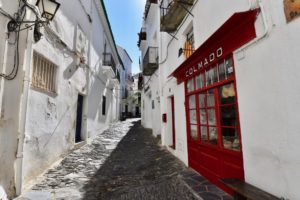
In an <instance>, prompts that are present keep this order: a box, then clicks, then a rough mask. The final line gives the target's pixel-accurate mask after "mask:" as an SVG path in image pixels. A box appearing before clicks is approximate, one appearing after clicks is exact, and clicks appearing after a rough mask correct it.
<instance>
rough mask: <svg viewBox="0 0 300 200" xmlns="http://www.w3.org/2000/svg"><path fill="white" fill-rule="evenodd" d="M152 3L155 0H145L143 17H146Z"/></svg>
mask: <svg viewBox="0 0 300 200" xmlns="http://www.w3.org/2000/svg"><path fill="white" fill-rule="evenodd" d="M152 3H154V4H157V0H147V1H146V5H145V13H144V19H146V18H147V16H148V13H149V10H150V7H151V4H152Z"/></svg>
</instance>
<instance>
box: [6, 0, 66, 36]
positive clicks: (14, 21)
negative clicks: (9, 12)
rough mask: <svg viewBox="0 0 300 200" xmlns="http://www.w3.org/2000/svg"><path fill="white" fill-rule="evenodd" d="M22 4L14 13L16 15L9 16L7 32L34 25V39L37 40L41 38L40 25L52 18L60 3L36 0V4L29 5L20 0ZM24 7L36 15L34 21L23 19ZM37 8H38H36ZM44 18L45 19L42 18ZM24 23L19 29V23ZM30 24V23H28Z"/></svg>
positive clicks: (25, 0) (50, 0) (53, 0)
mask: <svg viewBox="0 0 300 200" xmlns="http://www.w3.org/2000/svg"><path fill="white" fill-rule="evenodd" d="M22 2H23V4H24V5H23V6H22V7H21V9H19V11H18V12H17V13H16V17H11V16H10V18H11V20H10V21H9V22H8V24H7V30H8V32H19V31H22V30H24V29H27V28H31V27H32V26H34V40H35V41H36V42H37V41H39V40H40V39H41V36H42V34H41V32H40V30H39V28H40V27H42V26H44V25H45V24H47V23H49V21H51V20H53V18H54V16H55V14H56V12H57V10H58V8H59V6H60V4H59V3H57V2H56V1H55V0H38V1H37V3H36V6H37V7H36V6H34V5H31V4H29V3H28V2H27V0H22ZM26 8H29V9H30V10H31V11H32V12H33V13H34V14H35V16H36V20H35V21H24V20H23V19H24V13H26ZM37 8H38V9H37ZM42 18H44V19H45V20H43V19H42ZM22 24H25V28H23V29H21V25H22ZM30 24H31V25H30Z"/></svg>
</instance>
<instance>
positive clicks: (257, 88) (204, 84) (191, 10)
mask: <svg viewBox="0 0 300 200" xmlns="http://www.w3.org/2000/svg"><path fill="white" fill-rule="evenodd" d="M299 9H300V1H299V0H295V1H289V0H284V1H267V0H257V1H256V0H250V1H249V0H241V1H233V0H228V1H197V0H186V1H175V0H147V1H146V6H145V15H144V21H143V24H142V27H141V31H140V33H139V40H138V46H139V48H140V50H141V71H142V74H143V78H142V80H143V88H142V124H143V125H144V126H145V127H147V128H152V130H153V134H154V135H155V136H157V135H160V134H161V138H162V144H163V145H165V146H166V147H167V149H168V150H169V151H170V152H172V153H173V154H174V155H175V156H177V157H178V158H180V159H181V160H182V161H183V162H184V163H185V164H186V165H188V166H190V167H191V168H193V169H195V170H197V171H198V172H199V173H201V174H202V175H203V176H205V177H207V178H208V179H209V180H210V181H212V182H213V183H214V184H216V185H218V186H219V187H221V188H222V189H224V190H225V191H227V192H229V193H230V192H232V191H231V190H230V189H229V188H227V187H225V186H224V185H223V184H221V183H220V179H222V178H238V179H241V180H244V181H246V182H248V183H250V184H252V185H254V186H256V187H258V188H261V189H263V190H265V191H267V192H269V193H272V194H274V195H276V196H278V197H282V198H284V199H290V200H297V199H300V191H299V190H298V188H297V186H298V185H299V177H300V172H299V170H298V169H299V168H300V153H299V152H300V134H298V132H299V131H298V130H299V129H300V123H299V119H300V117H299V113H300V106H299V92H298V91H299V90H300V85H299V77H300V70H299V69H298V63H299V62H300V60H299V59H300V57H299V56H298V54H299V51H300V45H299V43H300V42H299V34H300V29H299V26H300V18H299V17H298V16H299V14H297V13H299Z"/></svg>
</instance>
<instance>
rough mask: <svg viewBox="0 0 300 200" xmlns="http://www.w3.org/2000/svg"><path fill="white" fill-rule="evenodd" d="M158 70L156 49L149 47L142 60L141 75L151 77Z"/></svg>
mask: <svg viewBox="0 0 300 200" xmlns="http://www.w3.org/2000/svg"><path fill="white" fill-rule="evenodd" d="M157 68H158V48H157V47H149V48H148V50H147V52H146V54H145V56H144V59H143V75H145V76H151V75H152V74H153V73H154V72H155V70H157Z"/></svg>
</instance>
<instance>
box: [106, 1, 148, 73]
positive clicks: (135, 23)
mask: <svg viewBox="0 0 300 200" xmlns="http://www.w3.org/2000/svg"><path fill="white" fill-rule="evenodd" d="M104 3H105V7H106V11H107V14H108V17H109V21H110V24H111V27H112V31H113V34H114V38H115V41H116V43H117V44H118V45H119V46H121V47H123V48H124V49H126V51H127V52H128V54H129V55H130V57H131V59H132V61H133V64H132V72H133V73H137V72H139V56H140V52H139V49H138V47H137V41H138V35H137V33H138V32H140V29H141V26H142V19H143V12H144V6H145V0H104Z"/></svg>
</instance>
